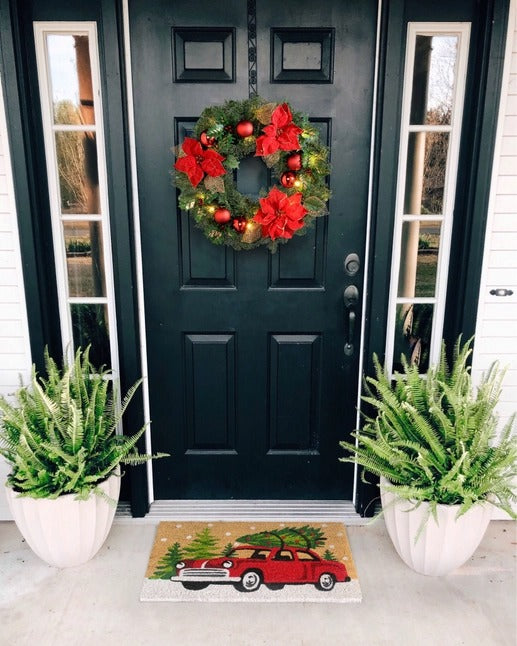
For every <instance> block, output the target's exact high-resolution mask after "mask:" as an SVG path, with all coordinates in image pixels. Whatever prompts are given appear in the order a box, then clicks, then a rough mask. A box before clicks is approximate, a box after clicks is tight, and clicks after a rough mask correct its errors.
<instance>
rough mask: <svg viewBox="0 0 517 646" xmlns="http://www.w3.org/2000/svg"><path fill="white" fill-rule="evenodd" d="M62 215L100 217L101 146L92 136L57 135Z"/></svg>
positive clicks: (73, 133)
mask: <svg viewBox="0 0 517 646" xmlns="http://www.w3.org/2000/svg"><path fill="white" fill-rule="evenodd" d="M56 153H57V165H58V171H59V189H60V192H61V212H62V213H65V214H72V213H77V214H85V213H88V214H98V213H100V205H99V177H98V167H97V143H96V141H95V135H94V133H92V132H56Z"/></svg>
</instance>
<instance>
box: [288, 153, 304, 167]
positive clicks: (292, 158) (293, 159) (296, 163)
mask: <svg viewBox="0 0 517 646" xmlns="http://www.w3.org/2000/svg"><path fill="white" fill-rule="evenodd" d="M285 163H286V166H287V168H288V169H289V170H300V169H301V167H302V153H293V154H292V155H289V157H288V158H287V159H286V161H285Z"/></svg>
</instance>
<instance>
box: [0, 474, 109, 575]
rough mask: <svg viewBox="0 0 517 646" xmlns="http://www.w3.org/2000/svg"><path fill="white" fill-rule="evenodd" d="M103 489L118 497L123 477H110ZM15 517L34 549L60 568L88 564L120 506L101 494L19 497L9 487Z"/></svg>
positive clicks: (7, 492)
mask: <svg viewBox="0 0 517 646" xmlns="http://www.w3.org/2000/svg"><path fill="white" fill-rule="evenodd" d="M99 486H100V488H101V489H102V490H103V491H104V492H105V493H106V494H107V495H108V496H109V497H110V498H113V499H114V500H118V497H119V493H120V476H119V475H118V474H115V475H112V476H110V477H109V478H108V479H107V480H105V481H104V482H103V483H101V484H100V485H99ZM5 489H6V496H7V502H8V504H9V508H10V510H11V513H12V515H13V518H14V520H15V522H16V525H17V526H18V529H19V530H20V532H21V533H22V535H23V537H24V538H25V540H26V541H27V543H28V545H29V546H30V547H31V549H32V550H33V551H34V552H35V553H36V554H37V555H38V556H39V557H40V558H41V559H43V560H44V561H46V562H47V563H49V564H50V565H54V566H56V567H60V568H63V567H73V566H76V565H82V564H83V563H86V562H87V561H89V560H90V559H91V558H93V557H94V556H95V554H96V553H97V552H98V551H99V549H100V548H101V547H102V544H103V543H104V541H105V540H106V537H107V536H108V533H109V530H110V528H111V524H112V522H113V517H114V516H115V511H116V505H114V504H110V503H109V502H107V501H106V500H105V499H104V498H102V497H101V496H99V495H96V494H91V495H90V497H89V498H88V500H75V495H74V494H68V495H66V496H59V498H56V499H48V498H29V497H26V496H22V497H20V496H18V495H17V494H16V492H15V491H13V490H12V489H11V488H10V487H7V486H6V487H5Z"/></svg>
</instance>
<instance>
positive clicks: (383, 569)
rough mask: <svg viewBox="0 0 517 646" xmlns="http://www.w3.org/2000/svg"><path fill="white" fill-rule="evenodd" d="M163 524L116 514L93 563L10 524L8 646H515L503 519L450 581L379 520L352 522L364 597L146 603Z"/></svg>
mask: <svg viewBox="0 0 517 646" xmlns="http://www.w3.org/2000/svg"><path fill="white" fill-rule="evenodd" d="M155 526H156V522H154V521H152V522H151V521H149V520H143V521H141V520H139V521H132V520H125V519H119V520H116V521H115V524H114V525H113V528H112V530H111V533H110V535H109V537H108V540H107V542H106V544H105V545H104V547H103V548H102V549H101V551H100V552H99V554H98V555H97V556H96V557H95V559H93V560H92V561H90V562H89V563H88V564H86V565H83V566H81V567H78V568H73V569H68V570H58V569H56V568H52V567H50V566H47V565H46V564H44V563H43V562H42V561H41V560H40V559H39V558H38V557H36V556H35V555H34V554H33V553H32V552H31V550H30V549H29V548H28V547H27V545H26V544H25V542H24V541H23V540H22V538H21V536H20V534H19V532H18V530H17V529H16V526H15V525H14V523H10V522H2V523H0V645H1V646H26V645H27V646H28V645H29V644H30V645H31V646H32V645H33V644H37V645H38V646H94V645H95V646H105V645H110V646H111V645H114V644H123V645H124V646H133V645H135V646H144V645H149V646H159V645H162V644H167V645H168V646H169V645H171V644H172V645H175V646H176V645H177V646H197V645H200V644H203V645H208V646H211V645H212V644H213V645H217V646H219V645H221V646H227V645H228V646H230V645H237V646H248V645H249V646H259V645H266V646H273V645H274V646H289V645H300V646H301V645H304V646H319V645H320V644H321V645H323V644H325V645H327V644H332V645H341V644H343V645H344V644H346V645H347V646H356V645H361V646H362V645H368V646H381V645H382V646H392V645H396V646H413V645H415V646H427V645H431V644H432V645H433V646H435V645H438V646H441V645H447V646H456V645H458V646H459V645H465V646H470V645H475V646H485V645H486V646H493V645H494V646H495V645H501V646H503V645H508V646H515V644H516V643H517V584H516V566H517V558H516V553H517V524H516V523H513V522H507V521H493V522H492V523H491V524H490V526H489V528H488V530H487V533H486V535H485V537H484V539H483V542H482V544H481V546H480V547H479V549H478V550H477V552H476V553H475V555H474V556H473V557H472V559H471V560H470V561H469V562H468V563H467V564H466V565H464V566H463V567H462V568H460V569H458V570H457V571H456V572H455V573H454V574H452V575H449V576H447V577H442V578H429V577H425V576H421V575H419V574H416V573H414V572H412V571H411V570H410V569H408V568H407V567H406V566H405V565H404V563H402V561H400V559H399V557H398V556H397V554H396V553H395V551H394V549H393V547H392V545H391V542H390V540H389V538H388V536H387V534H386V530H385V527H384V523H383V522H382V520H378V521H376V522H375V523H373V524H369V525H366V526H356V527H349V528H348V535H349V539H350V543H351V546H352V550H353V554H354V559H355V562H356V566H357V569H358V571H359V577H360V583H361V587H362V591H363V601H362V603H360V604H345V605H339V604H337V605H332V604H302V603H300V604H296V603H293V604H278V605H276V604H260V603H249V604H243V603H239V604H221V603H204V604H190V603H184V604H173V603H167V602H166V603H142V602H140V601H139V593H140V586H141V583H142V577H143V576H144V572H145V569H146V565H147V559H148V555H149V551H150V548H151V545H152V542H153V538H154V533H155Z"/></svg>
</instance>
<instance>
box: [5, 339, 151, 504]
mask: <svg viewBox="0 0 517 646" xmlns="http://www.w3.org/2000/svg"><path fill="white" fill-rule="evenodd" d="M45 366H46V372H47V377H46V378H44V377H42V376H39V375H37V373H36V370H35V368H34V367H33V369H32V378H31V382H30V385H29V386H27V387H22V388H20V389H19V390H18V392H17V393H16V394H15V397H14V400H12V401H8V400H7V399H6V398H3V397H0V413H1V416H0V455H2V456H3V457H4V458H5V459H6V460H7V462H9V463H10V465H11V473H10V474H9V475H8V477H7V484H8V486H9V487H12V489H14V490H15V491H16V492H18V493H19V494H20V495H22V496H31V497H33V498H57V497H58V496H61V495H63V494H69V493H73V494H76V497H77V498H78V499H80V500H85V499H86V498H88V496H89V495H90V493H91V492H92V491H95V490H96V488H97V485H98V484H100V483H101V482H102V481H103V480H105V479H106V478H107V477H108V476H110V475H111V474H112V473H113V472H114V471H115V469H116V468H117V466H118V465H119V464H120V463H125V464H132V465H134V464H140V463H142V462H145V461H146V460H149V459H150V458H151V456H149V455H140V454H139V453H138V450H137V449H136V443H137V441H138V439H139V438H140V436H141V435H142V433H143V432H144V428H141V429H140V430H139V431H138V432H137V433H135V434H134V435H132V436H130V437H126V436H122V435H118V434H117V433H116V431H117V426H118V424H119V422H120V420H121V418H122V415H123V414H124V412H125V410H126V408H127V406H128V404H129V402H130V400H131V398H132V397H133V395H134V393H135V391H136V389H137V388H138V386H139V385H140V382H137V383H136V384H134V385H133V386H132V387H131V388H130V389H129V390H128V392H127V394H126V396H125V397H124V399H123V401H122V404H121V405H120V406H119V405H118V401H117V396H116V392H115V391H114V384H113V381H112V379H110V371H109V370H96V369H95V368H94V367H93V365H92V364H91V363H90V360H89V348H87V349H86V350H84V352H83V351H82V350H81V349H79V350H78V351H77V353H76V355H75V358H74V361H73V364H72V365H71V366H69V365H66V364H65V365H64V367H63V368H62V369H60V368H59V367H58V366H57V364H56V362H55V361H54V360H53V359H52V358H51V357H50V356H49V355H48V352H45ZM156 457H158V456H156Z"/></svg>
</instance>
